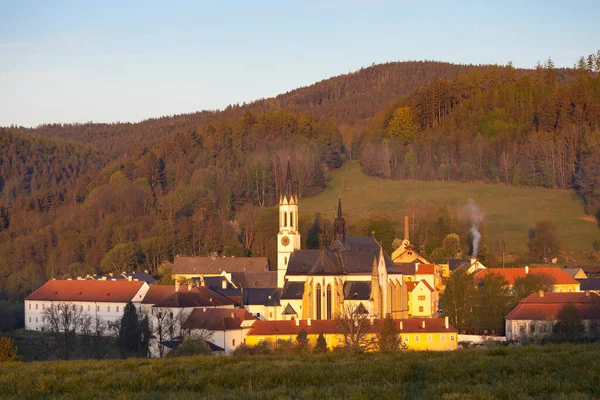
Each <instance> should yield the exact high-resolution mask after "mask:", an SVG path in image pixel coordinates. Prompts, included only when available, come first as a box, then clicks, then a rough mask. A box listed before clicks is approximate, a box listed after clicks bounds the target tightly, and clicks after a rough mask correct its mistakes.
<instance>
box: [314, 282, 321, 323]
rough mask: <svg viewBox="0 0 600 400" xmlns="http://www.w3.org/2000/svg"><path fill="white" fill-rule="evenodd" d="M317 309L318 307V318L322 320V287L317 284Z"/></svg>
mask: <svg viewBox="0 0 600 400" xmlns="http://www.w3.org/2000/svg"><path fill="white" fill-rule="evenodd" d="M315 303H316V307H317V318H316V319H321V285H320V284H319V283H317V288H316V302H315Z"/></svg>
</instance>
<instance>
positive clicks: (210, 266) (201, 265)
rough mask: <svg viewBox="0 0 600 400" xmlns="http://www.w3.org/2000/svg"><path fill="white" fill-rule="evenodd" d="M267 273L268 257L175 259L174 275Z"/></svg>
mask: <svg viewBox="0 0 600 400" xmlns="http://www.w3.org/2000/svg"><path fill="white" fill-rule="evenodd" d="M223 271H225V272H267V271H269V261H268V259H267V258H266V257H175V261H174V262H173V271H172V273H173V274H185V275H196V274H197V275H198V276H200V275H206V274H211V275H213V274H220V273H221V272H223Z"/></svg>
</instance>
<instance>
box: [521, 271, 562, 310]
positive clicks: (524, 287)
mask: <svg viewBox="0 0 600 400" xmlns="http://www.w3.org/2000/svg"><path fill="white" fill-rule="evenodd" d="M554 282H555V279H554V278H552V277H551V276H548V275H538V274H535V275H534V274H527V275H525V276H524V277H518V278H515V283H514V284H513V287H512V294H513V304H517V303H518V302H519V301H521V300H522V299H524V298H525V297H527V296H529V295H530V294H532V293H535V292H538V291H540V290H543V291H544V292H549V291H550V289H551V288H552V285H553V284H554Z"/></svg>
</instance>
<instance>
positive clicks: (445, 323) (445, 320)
mask: <svg viewBox="0 0 600 400" xmlns="http://www.w3.org/2000/svg"><path fill="white" fill-rule="evenodd" d="M444 326H445V327H446V329H448V327H449V326H450V323H449V321H448V317H444Z"/></svg>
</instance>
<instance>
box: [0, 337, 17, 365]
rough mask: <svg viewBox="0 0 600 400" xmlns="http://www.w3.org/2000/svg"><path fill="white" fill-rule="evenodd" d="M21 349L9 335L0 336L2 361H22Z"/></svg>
mask: <svg viewBox="0 0 600 400" xmlns="http://www.w3.org/2000/svg"><path fill="white" fill-rule="evenodd" d="M20 360H21V356H20V355H19V349H18V348H17V345H16V344H15V342H14V341H13V340H12V338H11V337H9V336H0V363H2V362H12V361H20Z"/></svg>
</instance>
